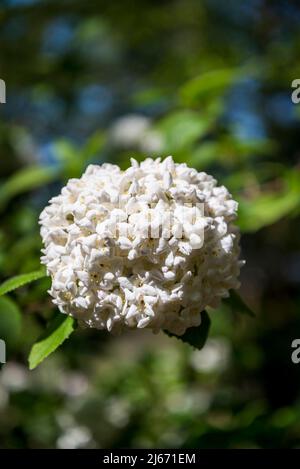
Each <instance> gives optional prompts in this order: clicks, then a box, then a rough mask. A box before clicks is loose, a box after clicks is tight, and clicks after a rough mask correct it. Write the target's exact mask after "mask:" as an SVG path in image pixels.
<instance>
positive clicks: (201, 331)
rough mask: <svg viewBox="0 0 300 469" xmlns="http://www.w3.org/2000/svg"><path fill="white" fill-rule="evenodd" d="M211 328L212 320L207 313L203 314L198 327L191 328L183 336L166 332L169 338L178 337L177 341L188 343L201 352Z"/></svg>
mask: <svg viewBox="0 0 300 469" xmlns="http://www.w3.org/2000/svg"><path fill="white" fill-rule="evenodd" d="M209 328H210V319H209V316H208V314H207V312H206V311H202V312H201V324H200V326H197V327H190V328H189V329H187V331H186V332H185V333H184V334H183V335H180V336H179V335H176V334H172V332H169V331H164V332H165V333H166V334H167V335H168V336H169V337H176V338H177V339H180V340H182V341H183V342H186V343H187V344H189V345H191V346H192V347H195V348H197V349H198V350H201V349H202V348H203V347H204V345H205V342H206V340H207V337H208V333H209Z"/></svg>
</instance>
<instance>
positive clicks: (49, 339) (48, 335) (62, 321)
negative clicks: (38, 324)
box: [28, 313, 76, 370]
mask: <svg viewBox="0 0 300 469" xmlns="http://www.w3.org/2000/svg"><path fill="white" fill-rule="evenodd" d="M75 327H76V321H75V319H74V318H72V317H71V316H65V315H63V314H61V313H58V314H57V315H56V316H55V318H54V319H53V320H52V321H50V323H49V324H48V327H47V329H46V331H45V332H44V334H43V335H42V336H41V337H40V338H39V339H38V341H37V342H36V343H35V344H34V345H33V347H32V349H31V351H30V354H29V358H28V361H29V368H30V369H31V370H33V369H34V368H36V367H37V366H38V365H39V364H40V363H41V362H42V361H43V360H44V359H45V358H47V357H48V356H49V355H50V354H51V353H52V352H54V351H55V350H56V349H57V348H58V347H59V346H60V345H61V344H62V343H63V342H64V341H65V340H66V339H67V338H68V337H69V336H70V335H71V334H72V332H73V331H74V330H75Z"/></svg>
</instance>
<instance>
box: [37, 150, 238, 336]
mask: <svg viewBox="0 0 300 469" xmlns="http://www.w3.org/2000/svg"><path fill="white" fill-rule="evenodd" d="M183 207H185V208H186V211H187V212H188V215H189V216H188V217H187V219H186V218H184V217H182V213H183V212H182V208H183ZM236 211H237V203H236V202H235V201H234V200H232V198H231V195H230V194H229V192H228V191H227V189H226V188H225V187H224V186H221V187H218V186H217V182H216V180H215V179H214V178H213V177H212V176H209V175H207V174H206V173H203V172H201V173H199V172H197V171H196V170H195V169H191V168H189V167H188V166H187V165H186V164H175V163H174V161H173V159H172V157H168V158H166V159H165V160H163V161H161V159H160V158H158V159H156V160H152V159H150V158H148V159H146V160H145V161H143V162H142V163H140V164H138V163H137V162H136V161H135V160H133V159H132V160H131V166H130V167H129V168H128V169H127V170H126V171H121V169H120V168H119V167H118V166H115V165H111V164H103V165H102V166H96V165H90V166H89V167H88V168H87V170H86V172H85V173H84V174H83V176H82V177H81V178H80V179H70V180H69V182H68V183H67V185H66V187H64V188H63V189H62V191H61V194H60V195H59V196H57V197H54V198H52V199H51V200H50V205H49V206H47V207H46V208H45V209H44V210H43V212H42V213H41V216H40V223H41V225H42V228H41V235H42V238H43V242H44V245H45V249H44V250H43V253H44V256H43V257H42V263H43V264H45V265H46V266H47V270H48V273H49V274H50V275H51V277H52V287H51V290H50V294H51V295H52V297H53V298H54V300H53V302H54V303H55V304H56V305H57V306H58V308H59V309H60V311H61V312H63V313H66V314H69V315H72V316H74V317H75V318H77V319H78V320H79V321H80V322H81V323H84V324H86V325H87V326H89V327H95V328H98V329H107V330H109V331H113V332H119V331H122V330H123V329H124V328H135V327H137V328H144V327H147V328H150V329H152V330H153V332H158V331H159V330H161V329H166V330H168V331H170V332H172V333H175V334H177V335H181V334H183V333H184V332H185V331H186V329H187V328H188V327H191V326H197V325H199V324H200V320H201V319H200V312H201V311H202V310H204V309H205V308H206V307H207V306H211V307H218V305H219V303H220V300H221V299H222V298H224V297H227V296H228V295H229V294H228V290H229V289H231V288H238V287H239V282H238V276H239V271H240V267H241V265H242V261H240V260H239V253H240V249H239V232H238V230H237V228H236V227H235V226H234V225H233V221H234V220H235V218H236ZM191 214H193V215H192V216H190V215H191Z"/></svg>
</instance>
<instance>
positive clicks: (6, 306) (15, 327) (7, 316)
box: [0, 296, 22, 345]
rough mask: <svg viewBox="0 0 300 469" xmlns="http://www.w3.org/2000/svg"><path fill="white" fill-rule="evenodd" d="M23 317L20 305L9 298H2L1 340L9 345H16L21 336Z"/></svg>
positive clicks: (0, 306) (0, 313)
mask: <svg viewBox="0 0 300 469" xmlns="http://www.w3.org/2000/svg"><path fill="white" fill-rule="evenodd" d="M21 326H22V316H21V312H20V310H19V307H18V305H17V304H16V303H15V302H14V301H13V300H12V299H11V298H9V297H6V296H2V297H1V298H0V338H1V339H2V340H4V341H5V342H6V344H7V345H12V344H14V343H15V342H16V341H17V340H18V338H19V336H20V334H21Z"/></svg>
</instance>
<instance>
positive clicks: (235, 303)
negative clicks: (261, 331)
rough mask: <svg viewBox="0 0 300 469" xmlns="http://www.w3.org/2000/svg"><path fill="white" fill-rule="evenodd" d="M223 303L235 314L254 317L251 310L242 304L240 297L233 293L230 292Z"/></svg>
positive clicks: (233, 291)
mask: <svg viewBox="0 0 300 469" xmlns="http://www.w3.org/2000/svg"><path fill="white" fill-rule="evenodd" d="M225 303H226V304H227V305H228V306H229V307H230V308H231V309H232V311H233V312H235V313H240V314H246V315H247V316H251V317H252V318H253V317H255V314H254V313H253V311H252V309H250V308H249V306H248V305H246V303H245V302H244V300H243V299H242V298H241V296H240V295H239V294H238V293H237V292H236V291H235V290H232V291H231V292H230V297H229V298H227V299H226V300H225Z"/></svg>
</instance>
